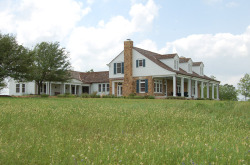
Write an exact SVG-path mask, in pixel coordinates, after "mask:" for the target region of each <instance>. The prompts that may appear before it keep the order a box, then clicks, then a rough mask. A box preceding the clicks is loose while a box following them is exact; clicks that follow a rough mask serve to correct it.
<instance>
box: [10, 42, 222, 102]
mask: <svg viewBox="0 0 250 165" xmlns="http://www.w3.org/2000/svg"><path fill="white" fill-rule="evenodd" d="M107 65H108V67H109V71H104V72H90V73H84V72H76V71H72V72H71V75H72V79H71V81H69V82H67V83H60V82H45V83H44V84H43V88H42V89H41V92H42V93H46V94H49V95H57V94H63V93H71V94H76V95H80V94H82V93H90V94H91V93H93V92H97V94H113V95H116V96H128V95H129V94H132V93H133V94H136V95H154V96H182V97H188V98H191V97H193V98H198V97H201V98H204V97H205V96H204V91H203V87H204V84H206V86H207V96H206V97H209V88H212V98H215V96H214V93H215V92H214V90H215V87H216V90H217V92H216V93H217V95H216V98H217V99H219V84H220V82H219V81H217V80H214V79H211V78H209V77H208V76H206V75H205V74H204V64H203V62H193V61H192V59H191V58H185V57H179V55H178V54H164V55H161V54H158V53H154V52H151V51H148V50H144V49H141V48H137V47H134V46H133V41H131V40H127V41H125V42H124V50H123V51H122V52H121V53H120V54H119V55H118V56H116V57H115V58H114V59H113V60H112V61H111V62H110V63H109V64H107ZM37 92H38V91H37V85H35V83H34V82H28V83H19V82H16V81H14V80H12V81H11V82H10V95H23V94H37Z"/></svg>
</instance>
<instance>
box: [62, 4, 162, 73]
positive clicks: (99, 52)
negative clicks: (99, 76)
mask: <svg viewBox="0 0 250 165" xmlns="http://www.w3.org/2000/svg"><path fill="white" fill-rule="evenodd" d="M146 10H150V11H147V12H146ZM129 13H130V16H131V19H126V18H124V17H123V16H115V17H112V18H111V19H110V20H109V21H108V22H104V21H103V20H101V21H99V23H98V24H97V25H96V26H95V27H85V26H81V27H76V28H75V29H74V30H73V32H72V34H71V35H70V38H69V42H68V44H67V46H66V47H67V48H68V49H69V51H70V52H71V58H72V64H73V66H74V69H75V70H81V71H86V70H89V69H92V68H93V69H96V70H107V69H108V68H107V66H106V64H107V63H109V62H110V61H111V60H112V58H114V57H115V56H116V55H118V54H119V53H120V52H121V51H122V50H123V44H121V43H123V41H124V40H126V39H128V38H130V37H131V36H132V35H133V34H134V33H135V32H142V31H144V30H145V29H147V28H149V27H150V26H151V24H152V22H153V20H154V18H155V16H157V14H158V7H157V6H156V5H155V3H154V1H153V0H148V2H147V3H146V4H145V5H143V4H141V3H140V4H134V5H132V7H131V9H130V12H129ZM145 20H146V21H145ZM140 22H141V24H140Z"/></svg>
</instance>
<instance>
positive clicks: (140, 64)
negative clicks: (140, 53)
mask: <svg viewBox="0 0 250 165" xmlns="http://www.w3.org/2000/svg"><path fill="white" fill-rule="evenodd" d="M145 66H146V61H145V59H139V60H136V68H138V67H145Z"/></svg>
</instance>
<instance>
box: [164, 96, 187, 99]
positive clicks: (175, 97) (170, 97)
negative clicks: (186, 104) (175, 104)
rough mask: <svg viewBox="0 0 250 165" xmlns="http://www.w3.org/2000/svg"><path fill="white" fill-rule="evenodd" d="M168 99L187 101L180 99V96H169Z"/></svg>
mask: <svg viewBox="0 0 250 165" xmlns="http://www.w3.org/2000/svg"><path fill="white" fill-rule="evenodd" d="M166 99H176V100H185V99H186V98H185V97H179V96H168V97H166Z"/></svg>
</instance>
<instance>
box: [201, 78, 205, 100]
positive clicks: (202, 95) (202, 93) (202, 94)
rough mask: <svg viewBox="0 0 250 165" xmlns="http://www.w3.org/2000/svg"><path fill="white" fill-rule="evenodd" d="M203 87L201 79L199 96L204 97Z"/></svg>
mask: <svg viewBox="0 0 250 165" xmlns="http://www.w3.org/2000/svg"><path fill="white" fill-rule="evenodd" d="M203 88H204V83H203V81H202V82H201V98H204V92H203Z"/></svg>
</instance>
